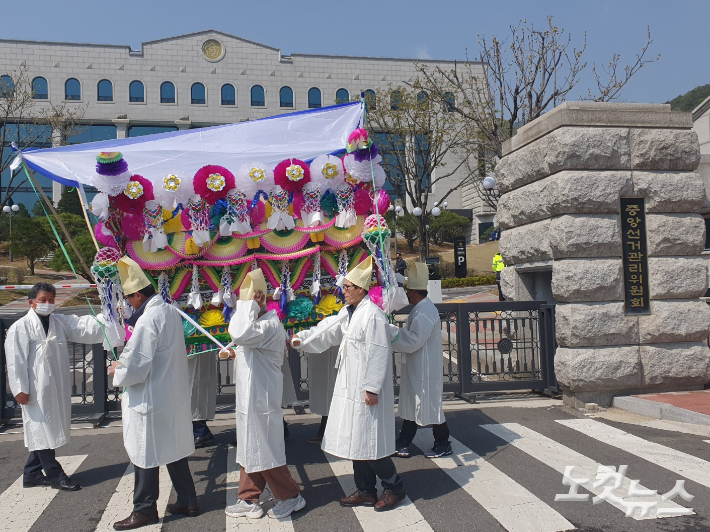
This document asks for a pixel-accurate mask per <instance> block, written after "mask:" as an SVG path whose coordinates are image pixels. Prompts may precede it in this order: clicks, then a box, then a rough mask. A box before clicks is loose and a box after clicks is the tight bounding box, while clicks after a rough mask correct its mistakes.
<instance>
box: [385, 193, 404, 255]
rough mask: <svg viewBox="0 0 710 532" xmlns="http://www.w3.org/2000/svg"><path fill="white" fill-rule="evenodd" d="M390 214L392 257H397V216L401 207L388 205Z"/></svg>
mask: <svg viewBox="0 0 710 532" xmlns="http://www.w3.org/2000/svg"><path fill="white" fill-rule="evenodd" d="M388 210H389V211H390V212H394V214H393V215H392V218H393V219H394V255H395V257H396V256H397V216H399V214H400V213H401V212H402V207H400V206H399V205H397V206H396V207H395V206H394V205H390V207H389V209H388Z"/></svg>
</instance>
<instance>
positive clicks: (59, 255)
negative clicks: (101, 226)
mask: <svg viewBox="0 0 710 532" xmlns="http://www.w3.org/2000/svg"><path fill="white" fill-rule="evenodd" d="M59 216H60V217H61V219H62V222H63V223H64V226H65V227H66V228H67V232H68V233H69V236H70V237H71V239H72V240H73V241H74V244H75V245H76V247H77V249H78V250H79V253H81V256H82V258H83V259H84V262H85V263H86V265H87V266H88V267H89V268H91V264H93V262H94V256H95V255H96V246H95V245H94V241H93V239H92V238H91V235H90V234H89V230H88V228H87V227H86V222H85V221H84V218H83V217H82V216H79V215H77V214H71V213H60V214H59ZM50 218H51V220H52V223H53V224H54V227H55V228H56V229H57V231H58V233H59V235H60V237H61V238H62V243H63V244H64V248H65V249H66V250H67V253H68V254H69V258H70V259H71V262H72V264H73V265H74V269H75V270H76V271H77V273H78V274H79V275H81V276H82V277H83V278H84V279H86V280H87V281H90V280H91V279H93V276H92V275H91V271H88V270H85V269H84V267H83V266H82V265H81V261H80V260H79V259H78V258H77V256H76V253H74V250H73V249H72V247H71V246H70V245H69V243H68V242H66V239H65V237H64V235H63V234H62V232H61V230H60V229H59V226H58V224H57V222H56V220H55V218H54V216H53V215H51V216H50ZM39 221H40V223H41V224H42V226H43V227H44V228H45V231H46V232H47V233H48V234H50V235H52V238H53V237H54V233H53V232H52V229H51V227H50V225H49V220H47V218H46V217H43V218H42V219H40V220H39ZM47 265H48V266H49V267H50V268H52V269H53V270H55V271H66V270H69V269H71V268H70V266H69V263H68V262H67V260H66V257H65V256H64V253H63V252H61V251H59V250H58V251H57V252H56V253H55V254H54V256H53V257H52V260H51V261H49V262H48V263H47Z"/></svg>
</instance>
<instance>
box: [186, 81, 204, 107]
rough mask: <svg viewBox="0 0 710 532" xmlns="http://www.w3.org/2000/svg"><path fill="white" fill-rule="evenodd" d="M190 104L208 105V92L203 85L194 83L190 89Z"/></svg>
mask: <svg viewBox="0 0 710 532" xmlns="http://www.w3.org/2000/svg"><path fill="white" fill-rule="evenodd" d="M190 103H196V104H205V103H207V91H206V90H205V86H204V85H203V84H202V83H193V84H192V87H191V88H190Z"/></svg>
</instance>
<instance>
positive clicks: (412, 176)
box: [368, 85, 477, 260]
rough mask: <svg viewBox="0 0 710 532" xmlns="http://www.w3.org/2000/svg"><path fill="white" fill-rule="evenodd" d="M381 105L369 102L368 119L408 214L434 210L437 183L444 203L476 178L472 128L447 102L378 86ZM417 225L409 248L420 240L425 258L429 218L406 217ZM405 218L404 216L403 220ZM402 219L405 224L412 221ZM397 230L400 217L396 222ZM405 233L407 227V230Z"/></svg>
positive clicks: (420, 249)
mask: <svg viewBox="0 0 710 532" xmlns="http://www.w3.org/2000/svg"><path fill="white" fill-rule="evenodd" d="M376 102H377V105H376V106H374V105H372V104H373V103H374V102H370V104H369V106H368V107H369V109H370V110H369V113H368V121H369V125H370V128H371V129H372V130H373V136H374V137H375V138H376V141H377V142H378V143H379V148H380V150H381V151H382V152H383V161H382V167H383V168H384V169H385V171H386V172H387V180H388V181H389V182H390V184H391V185H392V187H393V188H394V190H395V192H396V193H397V195H398V196H399V197H400V198H406V199H407V200H408V201H404V202H403V204H402V207H403V209H404V212H405V215H410V214H411V212H410V210H409V209H413V208H415V207H419V208H420V209H421V210H422V211H423V212H424V213H428V212H429V210H430V205H429V199H430V194H431V191H432V188H433V187H434V186H436V187H437V193H438V194H437V196H438V200H439V202H443V201H444V200H445V199H446V198H447V197H448V196H449V195H450V194H452V193H453V192H455V191H457V190H460V189H461V188H462V187H464V186H465V185H466V184H468V183H471V182H472V178H473V177H474V176H473V175H472V174H471V172H470V171H469V170H468V168H475V167H476V164H475V163H474V162H471V161H470V159H476V157H477V155H476V153H475V151H473V150H472V149H471V144H470V142H469V139H468V136H467V134H468V126H467V123H466V122H465V121H464V120H463V119H462V117H461V116H460V115H459V114H457V113H453V112H450V110H449V104H448V103H447V102H446V101H443V102H442V101H438V100H431V99H430V98H428V97H427V96H426V94H425V93H422V92H415V91H413V90H411V89H408V88H405V87H392V86H391V85H390V87H389V88H388V89H387V90H378V91H377V93H376ZM403 218H406V219H407V221H413V222H415V224H416V228H417V236H416V237H414V236H413V235H412V236H411V237H410V238H408V239H407V241H408V242H410V248H411V247H412V246H413V243H414V240H416V239H417V238H418V239H419V241H420V242H424V243H425V245H423V246H420V248H419V254H420V258H421V259H422V260H424V259H425V258H426V252H427V246H426V224H427V216H426V215H424V216H421V217H413V218H407V217H406V216H405V217H403ZM400 219H401V218H400ZM407 221H402V222H401V224H402V227H403V228H404V226H405V225H406V224H407ZM397 226H398V228H399V227H400V221H399V220H398V221H397ZM403 231H404V229H403Z"/></svg>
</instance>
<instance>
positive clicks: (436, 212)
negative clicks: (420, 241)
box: [412, 203, 448, 258]
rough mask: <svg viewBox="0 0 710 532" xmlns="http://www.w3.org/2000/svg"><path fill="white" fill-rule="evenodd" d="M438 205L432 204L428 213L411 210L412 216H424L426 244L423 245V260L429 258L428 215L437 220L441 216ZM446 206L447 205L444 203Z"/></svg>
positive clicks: (418, 209)
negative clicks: (432, 206)
mask: <svg viewBox="0 0 710 532" xmlns="http://www.w3.org/2000/svg"><path fill="white" fill-rule="evenodd" d="M438 205H439V204H438V203H434V208H433V209H431V210H430V211H429V212H428V213H425V212H424V211H422V209H421V207H414V209H412V214H413V215H414V216H417V217H418V216H422V215H424V223H425V224H426V225H425V227H426V242H425V243H424V253H425V255H424V257H425V258H427V257H429V215H432V216H433V217H434V218H438V217H439V216H441V209H440V208H439V206H438ZM446 205H448V203H446Z"/></svg>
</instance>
